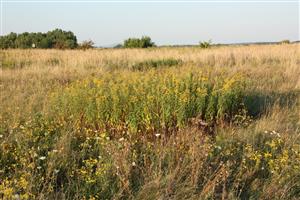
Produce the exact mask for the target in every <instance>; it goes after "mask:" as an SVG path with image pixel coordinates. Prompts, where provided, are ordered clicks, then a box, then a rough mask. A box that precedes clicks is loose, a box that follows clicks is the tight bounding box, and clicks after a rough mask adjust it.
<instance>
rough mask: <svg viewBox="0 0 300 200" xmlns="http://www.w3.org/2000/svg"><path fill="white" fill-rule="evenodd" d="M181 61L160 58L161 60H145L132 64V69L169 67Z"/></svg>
mask: <svg viewBox="0 0 300 200" xmlns="http://www.w3.org/2000/svg"><path fill="white" fill-rule="evenodd" d="M181 63H182V60H179V59H173V58H169V59H162V60H146V61H142V62H138V63H135V64H134V65H133V66H132V69H133V70H138V71H143V70H148V69H157V68H161V67H171V66H177V65H180V64H181Z"/></svg>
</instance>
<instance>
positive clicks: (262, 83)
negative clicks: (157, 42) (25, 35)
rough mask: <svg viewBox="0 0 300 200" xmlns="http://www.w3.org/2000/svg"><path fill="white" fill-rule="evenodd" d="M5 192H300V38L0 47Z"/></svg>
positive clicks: (294, 195) (36, 195)
mask: <svg viewBox="0 0 300 200" xmlns="http://www.w3.org/2000/svg"><path fill="white" fill-rule="evenodd" d="M0 70H1V74H0V75H1V76H0V88H1V97H0V98H1V103H0V110H1V112H0V118H1V127H0V198H3V199H149V200H150V199H299V197H300V45H299V44H282V45H249V46H224V47H222V46H220V47H212V48H209V49H200V48H197V47H186V48H185V47H182V48H180V47H178V48H177V47H176V48H175V47H174V48H167V47H166V48H149V49H91V50H86V51H83V50H0Z"/></svg>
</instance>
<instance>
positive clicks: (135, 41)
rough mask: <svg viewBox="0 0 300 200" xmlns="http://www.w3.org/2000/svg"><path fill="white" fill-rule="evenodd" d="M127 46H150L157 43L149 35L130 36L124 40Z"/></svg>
mask: <svg viewBox="0 0 300 200" xmlns="http://www.w3.org/2000/svg"><path fill="white" fill-rule="evenodd" d="M123 46H124V47H125V48H148V47H154V46H155V43H154V42H152V41H151V38H150V37H148V36H143V37H142V38H141V39H139V38H128V39H127V40H125V41H124V45H123Z"/></svg>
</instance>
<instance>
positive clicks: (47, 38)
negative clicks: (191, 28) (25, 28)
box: [0, 29, 211, 49]
mask: <svg viewBox="0 0 300 200" xmlns="http://www.w3.org/2000/svg"><path fill="white" fill-rule="evenodd" d="M199 45H200V47H201V48H209V47H210V46H211V41H208V42H205V41H204V42H200V44H199ZM93 47H94V42H93V41H91V40H87V41H83V42H82V43H80V44H79V43H78V42H77V37H76V35H75V34H74V33H73V32H71V31H64V30H61V29H55V30H52V31H48V32H47V33H41V32H38V33H28V32H24V33H20V34H17V33H10V34H8V35H5V36H0V49H14V48H20V49H28V48H39V49H52V48H54V49H75V48H77V49H90V48H93ZM148 47H156V45H155V43H154V42H153V41H152V40H151V38H150V37H148V36H143V37H141V38H128V39H126V40H124V42H123V44H119V45H117V46H115V48H148Z"/></svg>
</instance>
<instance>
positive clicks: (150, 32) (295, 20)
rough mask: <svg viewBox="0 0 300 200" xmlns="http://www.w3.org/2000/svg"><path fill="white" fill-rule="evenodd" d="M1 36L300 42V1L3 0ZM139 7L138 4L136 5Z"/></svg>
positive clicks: (111, 41) (109, 41) (106, 42)
mask: <svg viewBox="0 0 300 200" xmlns="http://www.w3.org/2000/svg"><path fill="white" fill-rule="evenodd" d="M0 1H1V2H0V4H1V16H0V17H1V31H0V33H1V34H2V35H5V34H8V33H10V32H16V33H21V32H47V31H49V30H53V29H55V28H61V29H63V30H68V31H69V30H70V31H72V32H74V33H75V35H76V36H77V38H78V41H79V42H81V41H83V40H89V39H91V40H93V41H94V42H95V44H96V45H97V46H111V45H115V44H118V43H122V42H123V41H124V40H125V39H126V38H129V37H141V36H143V35H147V36H150V37H151V38H152V40H153V41H154V42H155V43H156V44H158V45H174V44H197V43H199V41H206V40H209V39H211V40H212V42H213V43H241V42H272V41H280V40H283V39H289V40H292V41H294V40H299V37H300V36H299V1H298V0H291V1H284V0H283V1H269V2H268V1H258V0H252V1H251V0H247V1H246V0H240V1H236V2H235V1H225V2H222V1H221V0H219V1H214V2H209V1H201V0H190V1H189V0H188V1H183V0H182V1H178V0H176V1H177V2H176V1H169V2H168V1H167V0H152V1H151V0H146V1H145V0H131V1H126V0H119V1H115V0H113V1H105V2H104V1H103V0H90V1H78V0H76V1H77V2H76V1H75V0H73V1H68V0H64V1H59V0H38V1H37V0H31V1H28V0H18V1H15V0H0ZM101 1H102V2H101ZM137 1H138V2H137Z"/></svg>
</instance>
